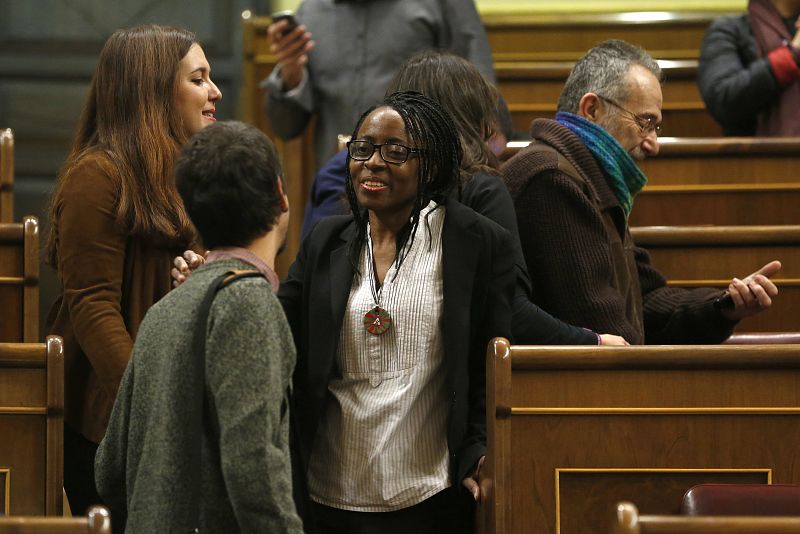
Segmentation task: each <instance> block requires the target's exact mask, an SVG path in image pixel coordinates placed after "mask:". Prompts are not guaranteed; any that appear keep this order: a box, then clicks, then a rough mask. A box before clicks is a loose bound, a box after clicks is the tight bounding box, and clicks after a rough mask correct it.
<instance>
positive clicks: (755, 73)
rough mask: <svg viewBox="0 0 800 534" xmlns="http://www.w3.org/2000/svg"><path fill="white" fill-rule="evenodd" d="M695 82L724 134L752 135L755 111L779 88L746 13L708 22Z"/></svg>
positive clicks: (769, 101) (772, 98)
mask: <svg viewBox="0 0 800 534" xmlns="http://www.w3.org/2000/svg"><path fill="white" fill-rule="evenodd" d="M697 83H698V85H699V86H700V93H701V94H702V95H703V100H704V101H705V103H706V108H708V111H709V112H711V115H712V116H713V117H714V118H715V119H716V120H717V122H719V123H720V125H722V129H723V131H724V132H725V135H743V136H752V135H754V134H755V131H756V119H757V117H758V114H759V113H760V112H761V111H763V110H765V109H768V108H769V107H770V106H771V105H772V103H773V102H774V101H775V100H777V99H778V98H780V95H781V92H782V89H781V87H780V85H779V84H778V81H777V80H776V78H775V76H774V74H773V73H772V69H771V67H770V65H769V60H768V59H767V58H766V57H763V58H762V57H759V53H758V46H757V45H756V40H755V37H753V30H752V28H751V27H750V17H749V16H748V15H747V14H744V15H738V16H731V17H722V18H719V19H717V20H715V21H714V22H713V23H711V26H709V28H708V30H706V33H705V36H704V37H703V46H702V48H701V49H700V65H699V68H698V72H697Z"/></svg>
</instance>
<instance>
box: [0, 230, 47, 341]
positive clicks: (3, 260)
mask: <svg viewBox="0 0 800 534" xmlns="http://www.w3.org/2000/svg"><path fill="white" fill-rule="evenodd" d="M0 310H2V314H3V320H2V321H0V342H25V343H32V342H35V341H38V340H39V339H40V338H39V221H38V220H37V219H36V217H32V216H27V217H24V218H23V220H22V222H21V223H0Z"/></svg>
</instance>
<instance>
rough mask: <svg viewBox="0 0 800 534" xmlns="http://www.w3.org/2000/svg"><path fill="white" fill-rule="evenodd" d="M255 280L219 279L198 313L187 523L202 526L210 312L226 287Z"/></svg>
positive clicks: (247, 274)
mask: <svg viewBox="0 0 800 534" xmlns="http://www.w3.org/2000/svg"><path fill="white" fill-rule="evenodd" d="M253 276H261V277H263V276H264V275H263V274H262V273H261V272H260V271H256V270H240V271H228V272H226V273H223V274H221V275H219V276H218V277H216V278H215V279H214V280H213V281H212V282H211V285H209V287H208V290H207V291H206V294H205V296H204V297H203V300H202V301H201V303H200V308H199V309H198V312H197V321H196V322H195V328H194V337H193V339H192V355H193V356H194V357H193V358H192V359H191V365H192V366H193V368H192V369H191V370H190V372H188V373H187V377H189V378H190V379H191V380H192V382H191V383H192V384H193V385H194V388H193V389H192V393H191V395H190V398H189V399H188V402H189V404H188V405H189V406H193V407H197V406H201V407H202V408H201V409H200V410H199V411H198V412H197V416H196V417H191V418H189V421H187V428H186V431H187V433H188V435H189V441H188V443H192V444H194V446H193V447H192V450H191V451H188V452H189V454H190V455H191V457H190V458H189V460H190V462H189V465H191V466H193V468H192V469H191V472H190V475H189V476H190V479H191V480H190V482H189V486H188V487H189V491H190V492H191V496H190V499H191V501H190V507H191V510H192V512H193V515H192V516H190V517H189V518H188V519H189V520H190V521H193V522H194V523H195V524H196V525H199V523H200V488H201V482H202V481H201V478H202V476H201V473H202V462H201V460H202V452H201V447H202V440H203V421H204V420H205V415H206V412H207V408H206V400H207V399H206V395H205V392H206V332H207V331H208V315H209V313H210V311H211V305H212V304H213V303H214V297H216V295H217V292H218V291H219V290H220V289H222V288H223V287H226V286H228V285H230V284H232V283H233V282H235V281H236V280H240V279H242V278H251V277H253ZM192 532H200V530H199V528H195V529H194V530H193V531H192Z"/></svg>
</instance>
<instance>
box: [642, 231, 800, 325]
mask: <svg viewBox="0 0 800 534" xmlns="http://www.w3.org/2000/svg"><path fill="white" fill-rule="evenodd" d="M631 235H632V236H633V238H634V241H635V242H636V244H637V245H639V246H641V247H644V248H645V249H647V251H648V252H649V253H650V256H651V258H652V260H653V265H655V266H656V267H657V268H658V270H659V271H661V273H662V274H664V276H666V277H667V280H668V283H669V284H670V285H674V286H678V287H687V288H693V287H718V288H720V289H724V288H725V287H727V286H728V284H729V283H730V281H731V279H732V278H733V277H734V276H736V277H739V278H741V277H744V276H747V275H748V274H750V273H752V272H754V271H755V270H757V269H759V268H761V267H762V266H763V265H765V264H766V263H768V262H770V261H772V260H775V259H777V260H781V263H783V268H782V269H781V271H780V272H779V273H778V275H777V276H776V277H775V279H774V282H775V284H776V285H777V286H778V289H779V291H780V294H779V295H778V298H777V299H776V300H775V302H774V303H773V306H772V307H771V308H770V309H769V310H767V311H765V312H763V313H760V314H758V315H756V316H753V317H748V318H747V319H745V320H743V321H742V322H741V323H739V325H738V326H737V327H736V331H737V332H784V331H787V332H789V331H800V226H738V227H737V226H656V227H633V228H631Z"/></svg>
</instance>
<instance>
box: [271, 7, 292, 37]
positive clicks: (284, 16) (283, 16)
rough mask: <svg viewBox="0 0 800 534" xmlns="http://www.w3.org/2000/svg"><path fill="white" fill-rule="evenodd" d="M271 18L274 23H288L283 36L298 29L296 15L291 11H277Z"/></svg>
mask: <svg viewBox="0 0 800 534" xmlns="http://www.w3.org/2000/svg"><path fill="white" fill-rule="evenodd" d="M271 18H272V22H273V23H275V22H278V21H281V20H285V21H288V24H287V26H286V28H284V30H283V32H282V34H283V35H286V34H287V33H289V32H290V31H292V30H293V29H295V28H296V27H297V19H296V18H294V13H292V12H291V11H276V12H275V13H273V14H272V15H271Z"/></svg>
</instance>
